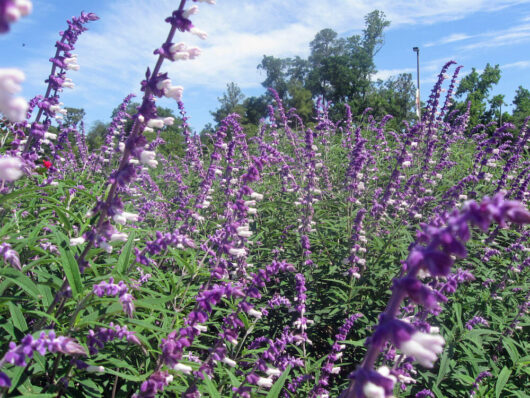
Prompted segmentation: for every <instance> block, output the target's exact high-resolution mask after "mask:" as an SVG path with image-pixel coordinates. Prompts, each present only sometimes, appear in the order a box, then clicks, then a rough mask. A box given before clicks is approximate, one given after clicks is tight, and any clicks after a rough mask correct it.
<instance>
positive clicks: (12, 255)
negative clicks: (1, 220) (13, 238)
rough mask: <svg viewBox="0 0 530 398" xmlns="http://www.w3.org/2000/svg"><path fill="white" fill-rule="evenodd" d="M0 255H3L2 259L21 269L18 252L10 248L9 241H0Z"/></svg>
mask: <svg viewBox="0 0 530 398" xmlns="http://www.w3.org/2000/svg"><path fill="white" fill-rule="evenodd" d="M0 257H3V259H4V261H5V262H6V263H8V264H10V265H11V266H12V267H13V268H16V269H18V270H22V266H21V265H20V258H19V257H18V253H17V252H16V251H15V250H13V248H11V245H10V244H9V243H6V242H4V243H0Z"/></svg>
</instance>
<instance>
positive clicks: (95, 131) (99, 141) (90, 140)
mask: <svg viewBox="0 0 530 398" xmlns="http://www.w3.org/2000/svg"><path fill="white" fill-rule="evenodd" d="M108 128H109V125H108V124H106V123H103V122H102V121H101V120H97V121H95V122H94V124H93V125H92V128H91V129H90V131H89V132H88V134H87V139H86V142H87V145H88V149H89V150H91V151H93V150H95V149H97V148H99V147H101V145H103V141H104V139H105V135H106V134H107V129H108Z"/></svg>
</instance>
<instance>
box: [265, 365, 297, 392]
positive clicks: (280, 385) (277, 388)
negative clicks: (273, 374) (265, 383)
mask: <svg viewBox="0 0 530 398" xmlns="http://www.w3.org/2000/svg"><path fill="white" fill-rule="evenodd" d="M290 372H291V366H290V365H289V366H288V367H287V369H285V370H284V371H283V373H282V375H281V376H280V377H279V378H278V380H276V383H274V384H273V386H272V387H271V389H270V390H269V393H268V394H267V398H278V397H279V396H280V393H281V392H282V388H283V385H284V384H285V380H287V377H288V376H289V373H290Z"/></svg>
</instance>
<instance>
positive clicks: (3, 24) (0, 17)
mask: <svg viewBox="0 0 530 398" xmlns="http://www.w3.org/2000/svg"><path fill="white" fill-rule="evenodd" d="M32 10H33V4H32V3H31V1H30V0H1V1H0V33H6V32H8V31H9V24H10V23H13V22H17V21H18V20H19V19H20V17H25V16H27V15H29V14H31V11H32Z"/></svg>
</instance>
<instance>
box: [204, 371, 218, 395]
mask: <svg viewBox="0 0 530 398" xmlns="http://www.w3.org/2000/svg"><path fill="white" fill-rule="evenodd" d="M203 381H204V384H205V385H206V391H208V397H211V398H221V394H219V391H217V387H216V386H215V384H214V383H213V381H212V379H210V376H208V375H207V374H204V380H203Z"/></svg>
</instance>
